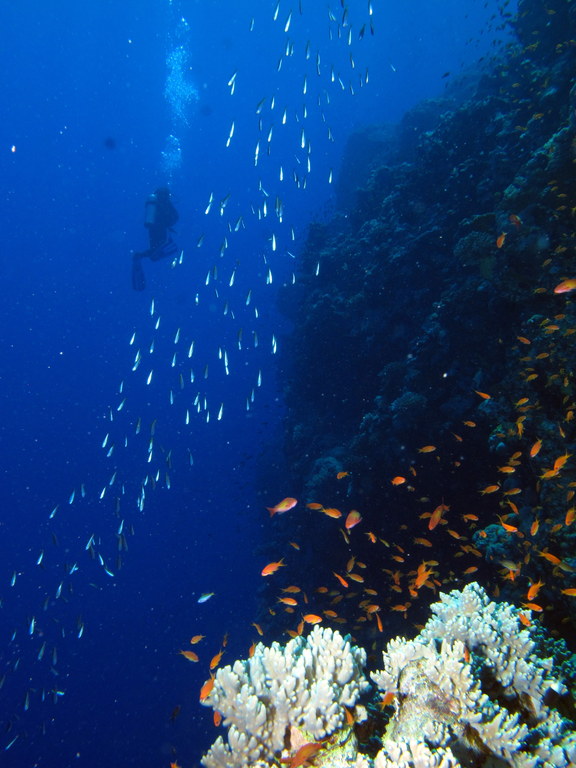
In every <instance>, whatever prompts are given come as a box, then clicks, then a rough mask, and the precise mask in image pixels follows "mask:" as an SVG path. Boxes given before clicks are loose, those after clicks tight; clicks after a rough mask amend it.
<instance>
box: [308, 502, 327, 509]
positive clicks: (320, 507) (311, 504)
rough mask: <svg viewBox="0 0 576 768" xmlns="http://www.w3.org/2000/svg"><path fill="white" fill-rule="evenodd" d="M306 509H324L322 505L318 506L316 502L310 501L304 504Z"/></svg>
mask: <svg viewBox="0 0 576 768" xmlns="http://www.w3.org/2000/svg"><path fill="white" fill-rule="evenodd" d="M306 506H307V507H308V509H324V507H323V506H322V504H318V502H316V501H311V502H310V504H306Z"/></svg>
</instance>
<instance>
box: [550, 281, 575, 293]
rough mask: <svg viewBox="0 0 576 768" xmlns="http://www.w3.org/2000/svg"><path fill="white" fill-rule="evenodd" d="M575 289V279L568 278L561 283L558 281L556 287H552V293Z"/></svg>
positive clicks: (568, 291) (567, 291)
mask: <svg viewBox="0 0 576 768" xmlns="http://www.w3.org/2000/svg"><path fill="white" fill-rule="evenodd" d="M575 289H576V280H575V279H574V278H572V279H570V280H563V281H562V282H561V283H558V285H557V286H556V288H554V293H570V291H573V290H575Z"/></svg>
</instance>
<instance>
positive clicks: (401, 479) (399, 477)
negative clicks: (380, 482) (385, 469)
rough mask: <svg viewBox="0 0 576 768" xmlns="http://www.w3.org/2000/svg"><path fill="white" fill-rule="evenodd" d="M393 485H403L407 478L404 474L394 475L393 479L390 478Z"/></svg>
mask: <svg viewBox="0 0 576 768" xmlns="http://www.w3.org/2000/svg"><path fill="white" fill-rule="evenodd" d="M390 482H391V483H392V485H402V484H403V483H405V482H406V478H405V477H402V475H397V476H396V477H393V478H392V480H390Z"/></svg>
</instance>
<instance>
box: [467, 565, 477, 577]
mask: <svg viewBox="0 0 576 768" xmlns="http://www.w3.org/2000/svg"><path fill="white" fill-rule="evenodd" d="M477 570H478V566H476V565H471V566H470V567H469V568H466V570H465V571H464V573H465V574H466V576H468V575H469V574H470V573H476V571H477Z"/></svg>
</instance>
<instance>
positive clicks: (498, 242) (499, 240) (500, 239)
mask: <svg viewBox="0 0 576 768" xmlns="http://www.w3.org/2000/svg"><path fill="white" fill-rule="evenodd" d="M505 240H506V232H502V234H501V235H498V238H497V240H496V248H502V246H503V245H504V241H505Z"/></svg>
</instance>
